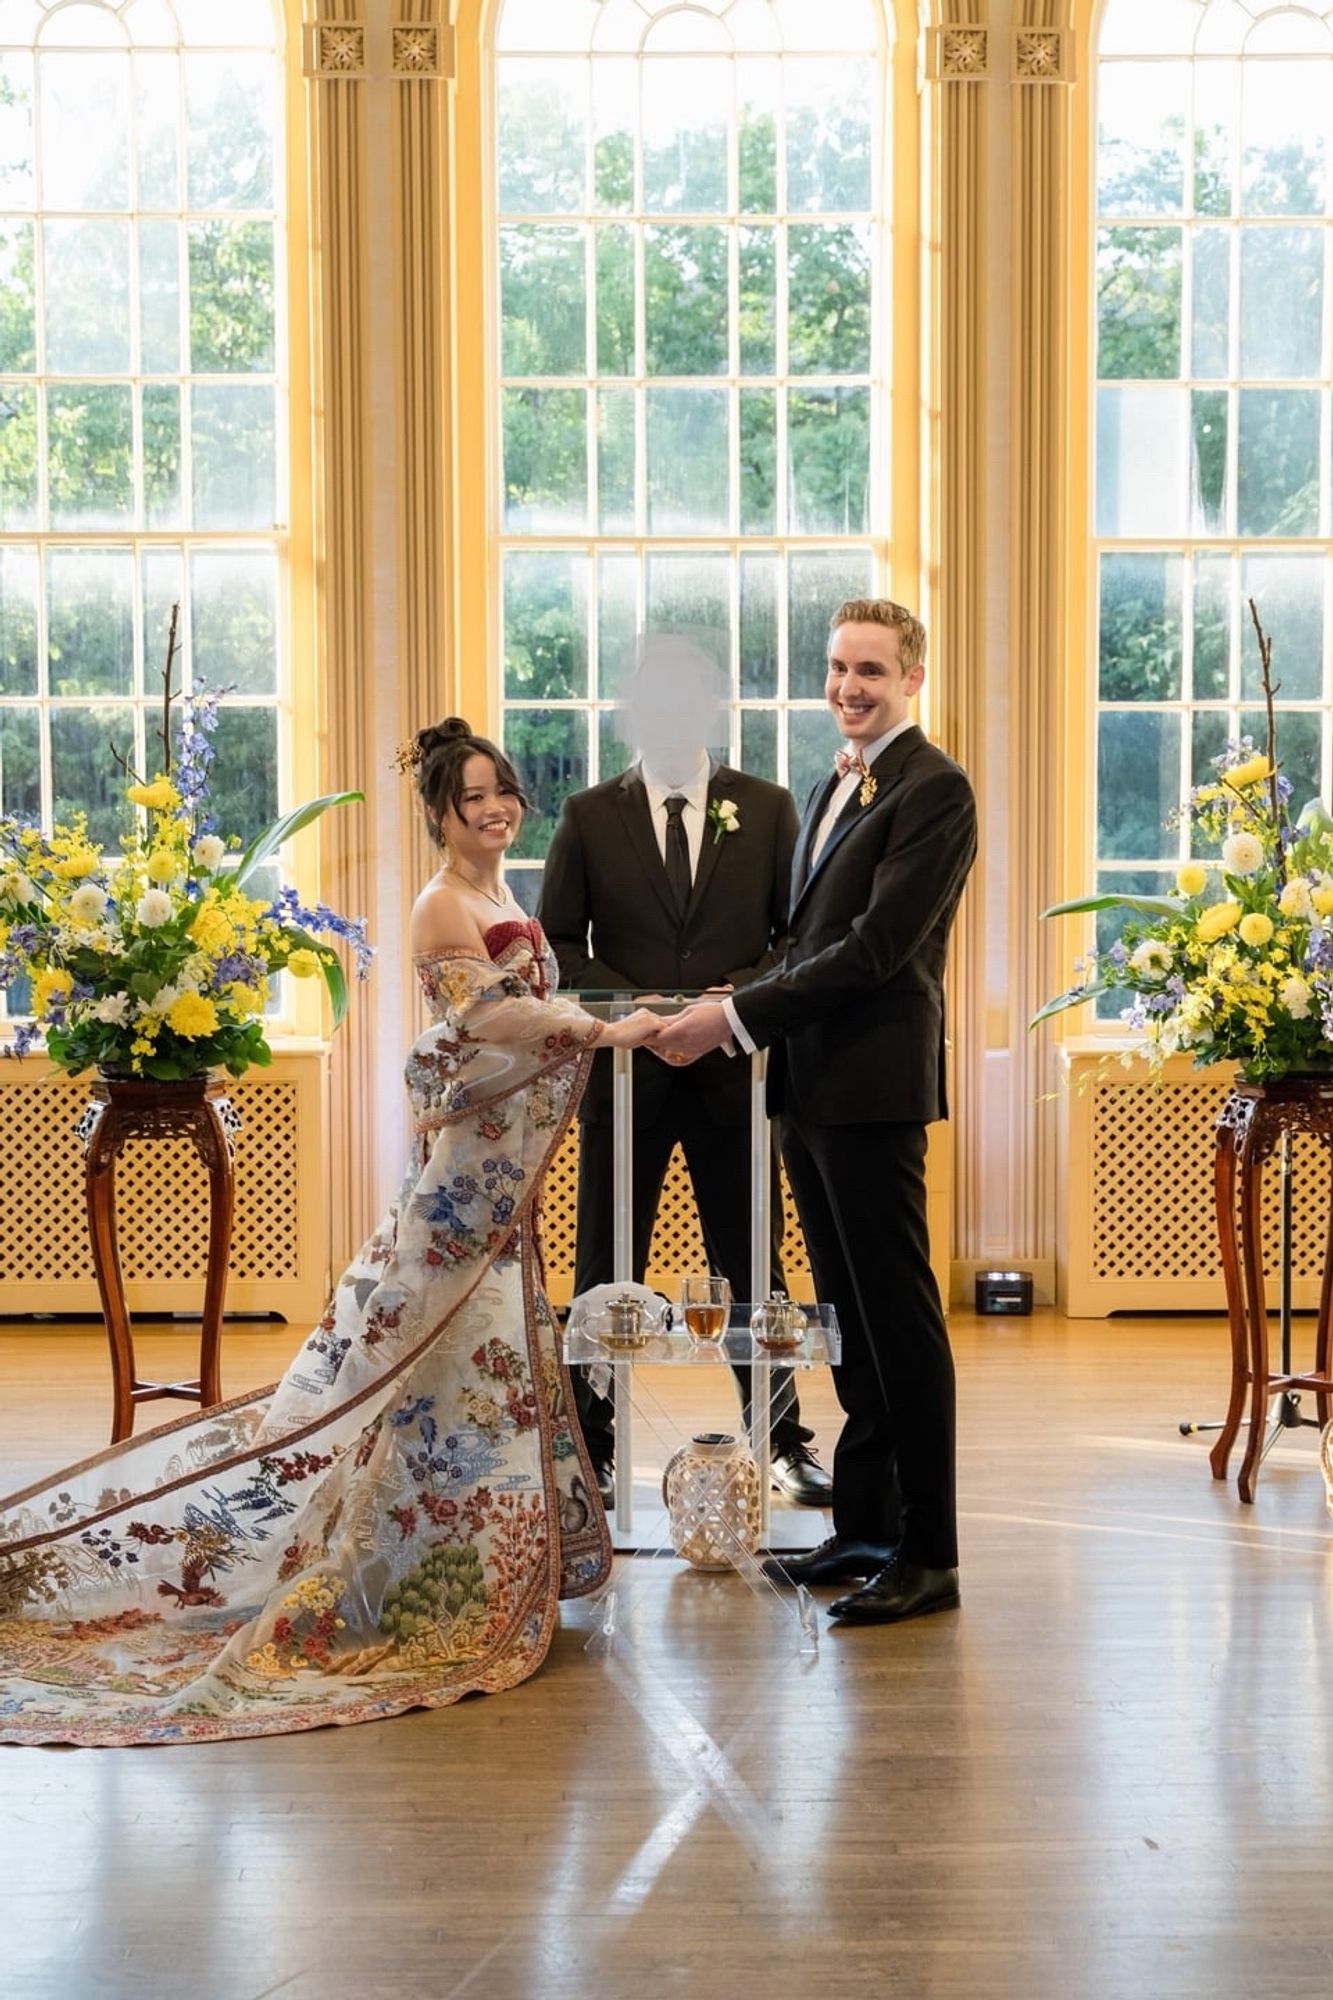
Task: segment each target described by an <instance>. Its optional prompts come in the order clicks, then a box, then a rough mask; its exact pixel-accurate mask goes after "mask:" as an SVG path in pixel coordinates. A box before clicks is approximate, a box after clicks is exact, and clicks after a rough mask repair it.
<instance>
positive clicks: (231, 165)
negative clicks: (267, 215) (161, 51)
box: [185, 55, 273, 208]
mask: <svg viewBox="0 0 1333 2000" xmlns="http://www.w3.org/2000/svg"><path fill="white" fill-rule="evenodd" d="M185 133H186V184H187V187H188V191H189V204H190V207H191V208H271V207H272V206H273V63H272V60H271V58H269V57H267V56H244V55H216V56H213V55H187V56H186V57H185Z"/></svg>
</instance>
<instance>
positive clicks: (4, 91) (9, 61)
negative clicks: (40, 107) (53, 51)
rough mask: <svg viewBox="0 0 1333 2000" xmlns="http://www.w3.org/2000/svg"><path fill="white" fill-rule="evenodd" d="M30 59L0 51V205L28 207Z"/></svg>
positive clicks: (30, 183)
mask: <svg viewBox="0 0 1333 2000" xmlns="http://www.w3.org/2000/svg"><path fill="white" fill-rule="evenodd" d="M32 198H33V133H32V57H31V56H30V55H28V54H26V53H20V52H19V51H18V50H14V51H12V52H11V51H9V50H4V51H0V206H3V207H5V208H31V207H32Z"/></svg>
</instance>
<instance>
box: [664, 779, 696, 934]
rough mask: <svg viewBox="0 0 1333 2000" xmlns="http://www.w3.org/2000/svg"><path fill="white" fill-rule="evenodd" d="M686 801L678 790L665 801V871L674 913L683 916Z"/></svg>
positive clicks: (686, 894) (687, 877)
mask: <svg viewBox="0 0 1333 2000" xmlns="http://www.w3.org/2000/svg"><path fill="white" fill-rule="evenodd" d="M686 803H687V801H686V800H685V798H684V796H683V795H682V794H681V793H680V792H672V794H671V796H670V798H668V799H667V801H666V815H667V827H666V872H667V881H668V882H669V883H670V884H671V894H672V895H673V897H674V898H675V902H676V914H677V916H681V917H683V916H684V914H685V911H686V909H687V908H688V906H689V900H690V843H689V841H688V840H687V839H686V837H685V822H684V820H683V819H682V818H681V814H682V813H683V812H684V810H685V806H686Z"/></svg>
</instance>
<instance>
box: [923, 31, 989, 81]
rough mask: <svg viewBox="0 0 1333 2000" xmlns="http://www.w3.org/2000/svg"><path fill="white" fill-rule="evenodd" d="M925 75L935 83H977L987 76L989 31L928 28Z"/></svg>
mask: <svg viewBox="0 0 1333 2000" xmlns="http://www.w3.org/2000/svg"><path fill="white" fill-rule="evenodd" d="M927 73H928V75H929V76H930V77H931V79H932V81H934V82H937V83H980V82H982V81H984V79H985V78H986V77H987V76H988V75H989V73H990V31H989V29H987V28H984V27H981V26H979V25H974V24H968V25H966V26H964V27H952V28H932V29H930V31H929V37H928V42H927Z"/></svg>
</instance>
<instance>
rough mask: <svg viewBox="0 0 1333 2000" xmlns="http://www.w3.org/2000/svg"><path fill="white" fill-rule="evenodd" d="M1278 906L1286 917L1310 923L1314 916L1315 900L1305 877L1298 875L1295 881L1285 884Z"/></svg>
mask: <svg viewBox="0 0 1333 2000" xmlns="http://www.w3.org/2000/svg"><path fill="white" fill-rule="evenodd" d="M1277 906H1278V908H1279V910H1281V912H1282V914H1283V916H1284V917H1301V918H1304V919H1305V920H1306V921H1307V922H1308V921H1309V919H1310V918H1311V917H1312V916H1313V915H1314V900H1313V898H1312V897H1311V895H1310V884H1309V883H1308V882H1307V881H1306V879H1305V877H1304V875H1297V876H1296V877H1295V878H1294V880H1292V881H1290V882H1286V883H1284V884H1283V887H1282V894H1281V895H1280V896H1279V897H1278V899H1277Z"/></svg>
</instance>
